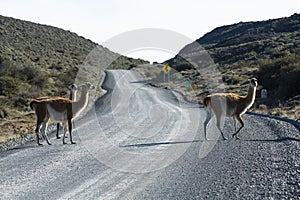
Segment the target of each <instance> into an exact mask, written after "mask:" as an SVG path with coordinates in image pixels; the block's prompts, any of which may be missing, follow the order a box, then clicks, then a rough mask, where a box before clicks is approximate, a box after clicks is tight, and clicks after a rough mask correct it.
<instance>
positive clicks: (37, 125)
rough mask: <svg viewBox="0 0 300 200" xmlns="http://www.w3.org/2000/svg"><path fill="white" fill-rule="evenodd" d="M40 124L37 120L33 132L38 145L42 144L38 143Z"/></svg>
mask: <svg viewBox="0 0 300 200" xmlns="http://www.w3.org/2000/svg"><path fill="white" fill-rule="evenodd" d="M41 124H42V122H39V121H37V122H36V128H35V134H36V142H37V144H38V145H43V144H41V143H40V136H39V132H40V129H41Z"/></svg>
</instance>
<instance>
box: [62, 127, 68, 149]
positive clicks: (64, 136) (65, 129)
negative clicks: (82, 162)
mask: <svg viewBox="0 0 300 200" xmlns="http://www.w3.org/2000/svg"><path fill="white" fill-rule="evenodd" d="M63 128H64V135H63V144H67V143H66V141H65V139H66V133H67V129H68V126H67V123H66V122H63Z"/></svg>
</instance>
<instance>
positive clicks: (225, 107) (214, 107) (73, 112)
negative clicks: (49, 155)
mask: <svg viewBox="0 0 300 200" xmlns="http://www.w3.org/2000/svg"><path fill="white" fill-rule="evenodd" d="M248 81H249V89H248V93H247V95H246V96H241V95H238V94H233V93H216V94H212V95H208V96H206V97H205V98H204V99H203V104H204V106H205V108H206V119H205V121H204V139H205V140H207V136H206V129H207V125H208V123H209V121H210V120H211V119H212V117H213V116H214V115H215V116H216V126H217V128H218V129H219V131H220V132H221V135H222V138H223V140H226V139H227V138H226V137H225V136H224V134H223V132H222V130H221V118H222V117H224V116H226V117H232V118H233V121H234V127H235V133H234V134H233V135H232V136H233V138H234V139H238V137H237V134H238V133H239V132H240V130H241V129H242V128H243V127H244V125H245V124H244V120H243V119H242V115H243V114H244V113H245V112H246V111H247V110H248V109H249V108H250V107H251V106H252V105H253V103H254V100H255V95H256V88H257V85H258V83H257V79H256V78H251V79H249V80H248ZM79 88H81V97H80V99H79V100H78V101H76V93H77V91H78V89H79ZM69 89H70V91H71V94H70V99H67V98H61V97H53V98H50V97H41V98H38V99H34V100H32V101H31V102H30V107H31V108H32V109H33V110H34V111H35V114H36V116H37V123H36V129H35V132H36V138H37V143H38V144H39V145H41V143H40V141H39V135H38V133H39V132H40V129H42V135H43V137H44V138H45V139H46V141H47V143H48V144H49V145H51V143H50V141H49V139H48V137H47V133H46V132H47V127H48V123H49V120H50V119H51V120H53V121H57V122H61V123H62V124H63V127H64V135H63V144H66V142H65V138H66V132H67V128H68V130H69V134H70V141H71V143H72V144H75V142H74V141H73V139H72V119H73V118H75V117H76V116H77V115H78V114H79V113H80V112H81V111H82V110H83V109H84V108H85V107H86V105H87V102H88V97H89V90H91V89H94V86H93V85H91V84H90V83H86V84H83V85H81V86H79V87H78V86H77V85H75V84H73V85H71V86H70V87H69ZM237 121H239V122H240V124H241V126H240V128H239V129H238V130H236V128H237ZM58 130H59V123H58V124H57V133H56V136H57V138H59V135H58Z"/></svg>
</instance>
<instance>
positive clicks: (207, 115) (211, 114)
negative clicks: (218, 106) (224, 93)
mask: <svg viewBox="0 0 300 200" xmlns="http://www.w3.org/2000/svg"><path fill="white" fill-rule="evenodd" d="M212 117H213V113H212V110H211V109H206V119H205V121H204V139H205V140H207V137H206V128H207V125H208V123H209V121H210V120H211V118H212Z"/></svg>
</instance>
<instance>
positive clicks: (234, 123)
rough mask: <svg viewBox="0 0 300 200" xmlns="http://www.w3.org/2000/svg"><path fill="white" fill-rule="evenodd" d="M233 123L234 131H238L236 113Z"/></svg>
mask: <svg viewBox="0 0 300 200" xmlns="http://www.w3.org/2000/svg"><path fill="white" fill-rule="evenodd" d="M232 118H233V125H234V132H236V123H237V122H236V116H235V115H234V116H233V117H232Z"/></svg>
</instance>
